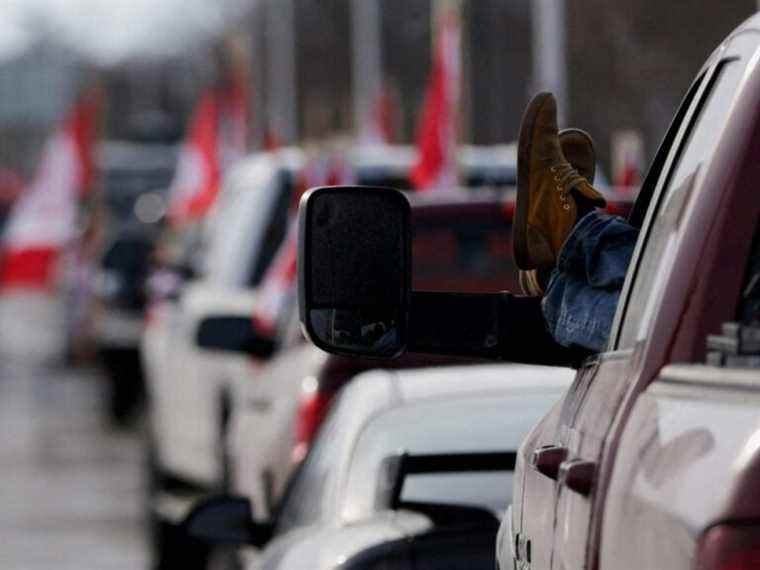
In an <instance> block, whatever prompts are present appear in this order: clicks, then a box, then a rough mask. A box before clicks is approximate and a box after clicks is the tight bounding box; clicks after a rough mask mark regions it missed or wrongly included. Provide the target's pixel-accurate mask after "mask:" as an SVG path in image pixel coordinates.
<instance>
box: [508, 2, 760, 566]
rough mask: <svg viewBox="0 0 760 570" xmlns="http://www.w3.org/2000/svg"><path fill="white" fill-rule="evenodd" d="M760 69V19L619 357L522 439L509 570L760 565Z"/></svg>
mask: <svg viewBox="0 0 760 570" xmlns="http://www.w3.org/2000/svg"><path fill="white" fill-rule="evenodd" d="M759 58H760V15H758V16H755V17H754V18H752V19H750V20H748V21H747V22H746V23H745V24H744V25H742V26H741V27H740V28H739V29H737V30H736V31H735V32H734V33H733V34H731V35H730V36H729V37H728V38H727V39H726V41H725V42H724V43H723V44H722V45H721V46H720V47H719V48H718V49H717V50H715V52H714V53H713V54H712V55H711V56H710V58H709V59H708V60H707V63H705V65H704V67H703V68H702V70H701V71H700V72H699V74H698V75H697V78H696V79H695V81H694V83H693V85H692V86H691V88H690V89H689V91H688V93H687V94H686V97H685V99H684V100H683V103H682V105H681V107H680V109H679V111H678V112H677V114H676V116H675V118H674V120H673V123H672V124H671V126H670V129H669V131H668V133H667V135H666V137H665V139H664V141H663V143H662V145H661V147H660V149H659V151H658V153H657V156H656V157H655V159H654V162H653V164H652V166H651V168H650V171H649V174H648V176H647V179H646V180H645V182H644V185H643V187H642V190H641V193H640V196H639V198H638V201H637V203H636V206H635V208H634V211H633V213H632V215H631V218H630V219H631V221H632V222H633V223H634V225H637V226H639V227H640V228H641V234H640V237H639V242H638V245H637V247H636V252H635V254H634V258H633V261H632V263H631V265H630V268H629V270H628V276H627V279H626V284H625V286H624V289H623V293H622V295H621V298H620V302H619V305H618V309H617V315H616V319H615V324H614V325H613V331H612V336H611V340H610V343H609V346H608V350H607V351H605V352H604V353H602V354H599V355H596V356H594V357H591V358H588V359H587V360H586V361H585V362H583V364H582V366H581V367H580V368H579V370H578V374H577V376H576V379H575V382H574V383H573V385H572V387H571V388H570V390H569V391H568V392H567V394H565V396H564V398H563V399H562V400H561V402H560V403H558V404H557V405H556V406H555V408H554V410H553V411H552V412H551V413H550V414H549V415H548V416H546V417H545V418H544V419H543V420H542V421H541V423H540V424H539V425H538V426H536V428H535V429H534V430H533V432H532V433H531V435H530V436H529V437H528V438H527V440H526V441H525V442H524V444H523V446H522V449H521V452H520V456H519V458H518V467H517V472H518V473H517V474H516V476H515V481H516V486H517V488H516V489H515V493H514V497H515V502H514V504H513V507H512V513H511V517H510V516H507V517H506V518H505V521H504V523H503V525H502V529H501V532H500V537H499V544H498V556H499V561H500V566H501V568H502V570H505V569H507V568H510V569H511V568H516V569H528V568H530V569H532V570H539V569H550V568H551V569H556V570H565V569H567V570H569V569H581V568H590V569H596V568H601V569H604V570H607V569H616V570H624V569H631V570H633V569H636V570H640V569H655V568H663V569H669V570H675V569H687V568H688V569H694V568H695V569H699V570H718V569H723V570H749V569H750V568H760V492H759V491H760V311H759V309H760V234H759V233H758V209H759V208H760V68H759V67H758V59H759ZM518 497H519V498H518Z"/></svg>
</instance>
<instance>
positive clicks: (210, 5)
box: [0, 0, 255, 65]
mask: <svg viewBox="0 0 760 570" xmlns="http://www.w3.org/2000/svg"><path fill="white" fill-rule="evenodd" d="M254 1H255V0H0V61H2V60H8V59H12V58H14V57H17V56H18V55H19V54H21V53H23V52H24V51H25V50H27V49H29V48H30V47H32V46H33V45H34V44H35V43H37V42H40V41H44V42H48V43H52V44H57V45H61V46H62V47H65V48H67V49H71V50H72V51H74V52H76V53H78V54H80V55H81V56H83V57H84V58H86V59H88V60H90V61H92V62H94V63H97V64H101V65H111V64H115V63H119V62H121V61H123V60H125V59H129V58H132V57H141V56H146V55H159V56H161V55H173V54H176V53H182V51H183V50H184V49H186V48H187V47H190V46H192V45H193V44H196V43H198V42H202V41H204V40H207V39H209V38H211V37H213V36H214V35H216V34H218V33H219V32H220V31H221V30H222V29H224V27H226V26H227V25H228V24H229V23H230V22H233V21H235V20H236V19H237V18H239V16H240V14H241V13H242V12H243V11H244V10H245V8H246V7H248V6H250V5H251V4H252V3H253V2H254Z"/></svg>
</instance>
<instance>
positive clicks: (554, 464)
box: [530, 445, 567, 481]
mask: <svg viewBox="0 0 760 570" xmlns="http://www.w3.org/2000/svg"><path fill="white" fill-rule="evenodd" d="M566 459H567V448H566V447H562V446H560V445H544V446H543V447H539V448H538V449H535V450H534V451H533V455H532V456H531V458H530V464H531V467H533V469H535V470H536V471H538V472H539V473H541V474H542V475H546V476H547V477H549V478H550V479H554V480H555V481H556V480H557V477H558V475H559V469H560V466H561V465H562V463H563V462H564V461H565V460H566Z"/></svg>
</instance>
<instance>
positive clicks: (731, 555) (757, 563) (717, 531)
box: [695, 523, 760, 570]
mask: <svg viewBox="0 0 760 570" xmlns="http://www.w3.org/2000/svg"><path fill="white" fill-rule="evenodd" d="M695 568H696V570H751V569H756V568H760V525H758V524H756V523H755V524H741V523H732V524H721V525H717V526H714V527H712V528H711V529H710V530H708V531H707V532H705V533H704V534H703V535H702V538H701V539H700V540H699V550H698V556H697V561H696V566H695Z"/></svg>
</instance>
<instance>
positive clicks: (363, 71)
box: [351, 0, 383, 141]
mask: <svg viewBox="0 0 760 570" xmlns="http://www.w3.org/2000/svg"><path fill="white" fill-rule="evenodd" d="M351 24H352V26H351V27H352V40H353V50H352V51H353V60H352V83H353V92H354V93H353V97H354V132H355V133H356V134H357V135H358V136H359V139H360V140H364V141H366V140H370V139H371V138H372V132H371V130H372V127H371V125H372V113H373V111H374V106H375V103H376V102H377V99H378V97H379V96H380V93H381V90H382V88H383V56H382V39H381V35H382V12H381V10H380V0H351Z"/></svg>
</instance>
